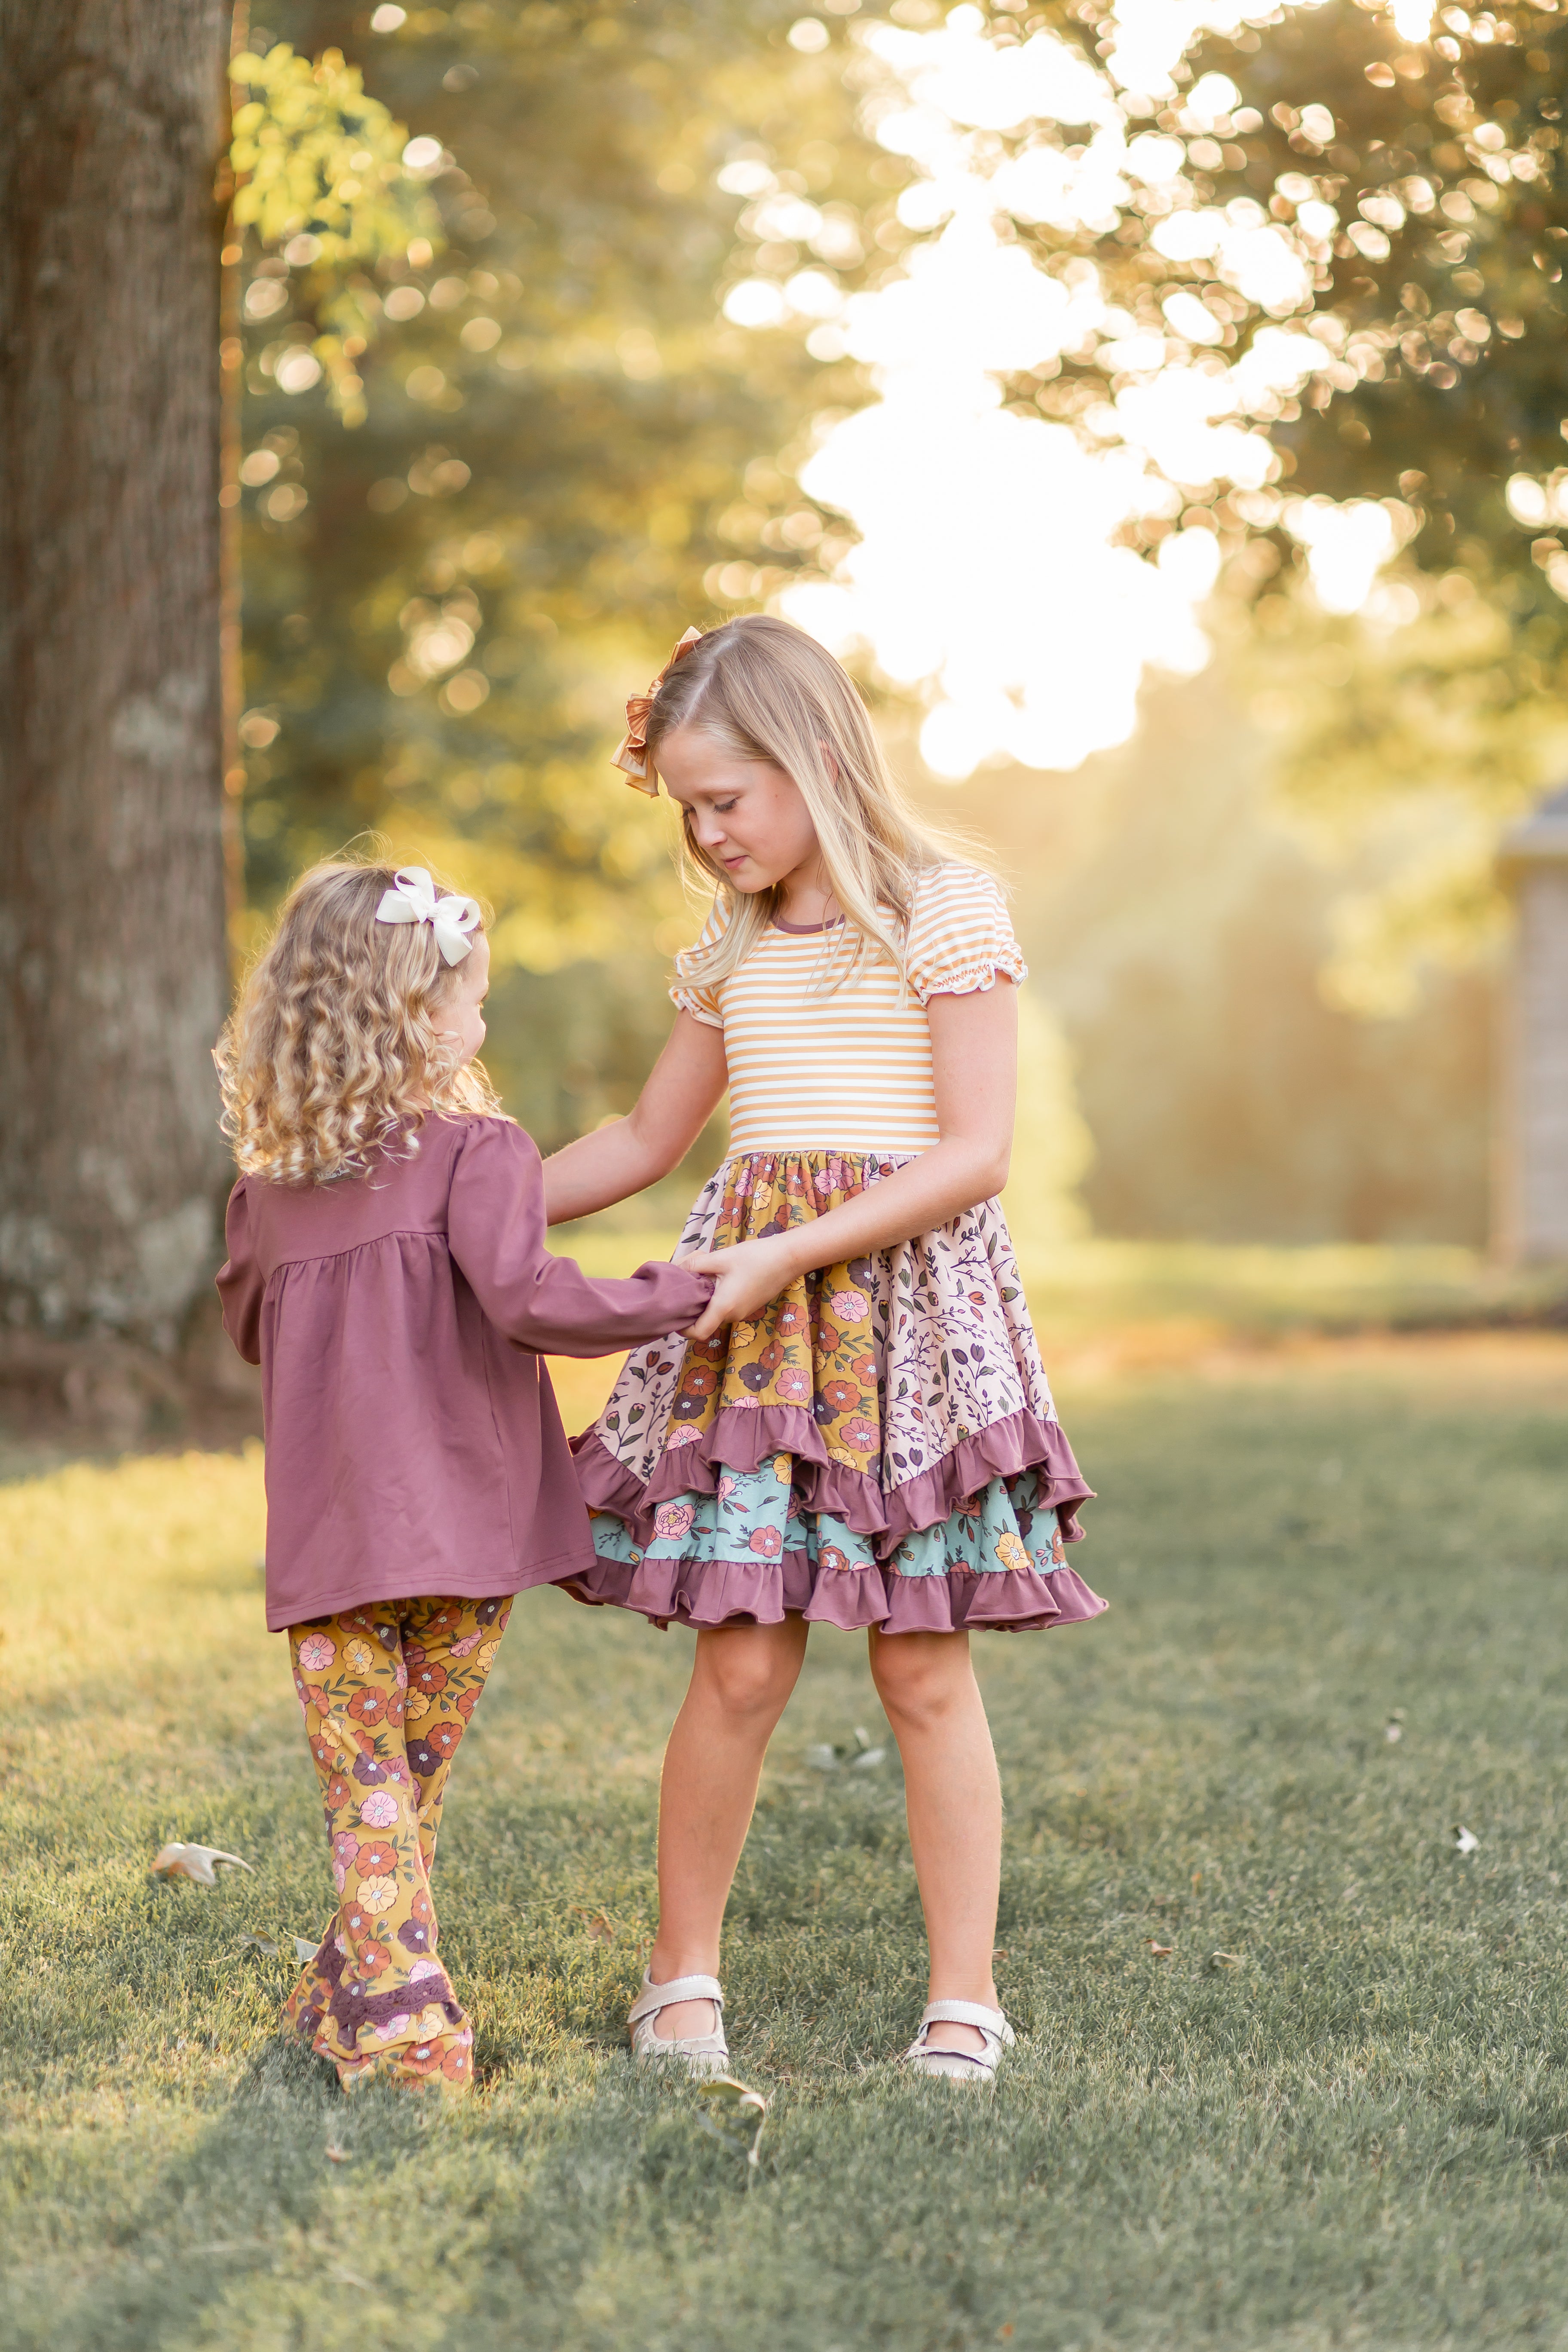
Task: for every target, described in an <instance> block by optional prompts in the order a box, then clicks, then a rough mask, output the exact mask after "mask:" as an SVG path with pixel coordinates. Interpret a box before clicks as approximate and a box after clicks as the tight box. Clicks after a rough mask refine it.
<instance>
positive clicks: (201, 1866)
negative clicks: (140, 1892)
mask: <svg viewBox="0 0 1568 2352" xmlns="http://www.w3.org/2000/svg"><path fill="white" fill-rule="evenodd" d="M220 1862H223V1863H228V1864H231V1865H232V1867H233V1868H234V1869H236V1870H250V1864H249V1863H247V1861H245V1860H244V1858H243V1857H242V1856H241V1855H239V1854H237V1853H222V1852H220V1850H219V1849H218V1848H217V1847H216V1845H165V1846H161V1847H160V1848H159V1850H158V1852H157V1853H155V1854H154V1855H153V1877H154V1878H163V1879H168V1878H188V1879H190V1880H191V1881H192V1882H193V1884H194V1885H197V1886H216V1885H217V1871H216V1868H215V1866H214V1865H215V1864H217V1863H220ZM251 1875H252V1877H254V1876H255V1873H254V1871H252V1872H251Z"/></svg>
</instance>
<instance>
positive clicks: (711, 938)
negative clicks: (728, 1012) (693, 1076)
mask: <svg viewBox="0 0 1568 2352" xmlns="http://www.w3.org/2000/svg"><path fill="white" fill-rule="evenodd" d="M728 920H729V917H728V915H727V914H726V912H725V910H724V908H722V907H721V905H720V904H719V902H718V900H717V899H715V900H714V902H713V911H712V913H711V914H710V916H709V918H708V920H707V921H706V922H705V923H704V924H703V926H702V931H701V935H700V938H699V940H698V941H697V944H696V946H695V947H689V948H682V949H681V950H680V952H679V955H678V956H677V957H676V959H675V985H674V987H673V988H672V989H671V990H670V992H669V997H670V1003H672V1004H675V1005H677V1006H678V1007H679V1010H680V1011H681V1012H682V1013H690V1015H691V1018H692V1019H693V1021H700V1022H701V1024H702V1026H703V1027H704V1029H722V1027H723V1026H724V1013H723V1009H722V1007H721V1004H720V1003H719V992H718V989H717V987H712V988H710V987H708V986H706V985H705V984H704V983H703V982H701V981H700V980H697V979H694V978H693V977H692V976H691V974H692V967H693V966H694V965H697V964H700V962H701V961H702V959H703V957H704V955H705V954H706V952H707V950H709V949H710V948H712V947H715V946H717V944H718V942H719V941H720V940H721V939H722V938H723V936H724V930H725V927H726V924H727V923H728Z"/></svg>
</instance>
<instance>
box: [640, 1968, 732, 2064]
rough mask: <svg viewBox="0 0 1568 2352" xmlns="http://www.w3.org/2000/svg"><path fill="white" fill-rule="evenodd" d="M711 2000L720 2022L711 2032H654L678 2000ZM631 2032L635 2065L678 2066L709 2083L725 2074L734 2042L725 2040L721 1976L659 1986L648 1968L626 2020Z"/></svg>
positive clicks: (680, 1979)
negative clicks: (661, 2014) (672, 2035)
mask: <svg viewBox="0 0 1568 2352" xmlns="http://www.w3.org/2000/svg"><path fill="white" fill-rule="evenodd" d="M682 2000H710V2001H711V2002H712V2004H713V2008H714V2011H715V2014H716V2016H717V2018H718V2023H717V2025H716V2026H715V2027H714V2030H713V2032H711V2033H689V2034H684V2035H681V2036H679V2037H675V2038H671V2039H668V2040H667V2039H666V2038H665V2036H664V2035H663V2034H661V2033H656V2032H655V2031H654V2020H655V2018H657V2017H658V2014H659V2011H661V2010H666V2009H673V2008H674V2007H675V2005H676V2003H677V2002H678V2001H682ZM626 2025H627V2027H628V2029H629V2031H630V2033H631V2041H632V2063H633V2064H634V2065H635V2066H675V2067H679V2069H680V2071H681V2072H682V2073H683V2074H688V2075H689V2076H690V2077H691V2078H692V2079H693V2080H694V2081H698V2082H706V2081H708V2080H709V2079H710V2077H711V2076H712V2075H714V2074H725V2073H726V2072H727V2071H728V2069H729V2064H730V2045H729V2043H728V2042H726V2041H725V2039H724V1996H723V1993H722V1992H721V1990H720V1987H719V1979H718V1978H717V1977H671V1979H670V1980H669V1982H668V1984H660V1985H656V1984H655V1982H654V1980H653V1979H652V1978H651V1977H650V1976H649V1975H648V1974H647V1970H646V1969H645V1970H644V1972H643V1980H642V1992H641V1994H640V1996H639V1997H638V1999H637V2000H635V2001H634V2002H633V2003H632V2006H631V2011H630V2013H629V2015H628V2016H627V2019H626Z"/></svg>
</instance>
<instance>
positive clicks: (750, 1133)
mask: <svg viewBox="0 0 1568 2352" xmlns="http://www.w3.org/2000/svg"><path fill="white" fill-rule="evenodd" d="M721 920H722V915H721V912H716V913H715V916H714V918H713V919H712V920H711V922H710V927H709V929H708V930H707V931H706V932H705V933H704V935H703V940H700V941H699V943H698V947H697V949H696V950H689V951H688V952H687V953H686V954H684V955H683V956H681V957H680V958H679V959H678V960H677V983H676V985H675V987H674V988H672V989H671V991H670V993H671V995H672V997H673V998H674V1000H675V1002H676V1003H677V1004H678V1005H679V1006H680V1007H681V1008H682V1010H684V1011H685V1012H688V1013H690V1014H691V1015H692V1016H693V1018H694V1019H696V1020H698V1021H700V1022H703V1023H705V1024H708V1025H709V1026H710V1027H714V1028H718V1029H721V1030H722V1032H723V1037H724V1052H725V1058H726V1062H727V1066H728V1071H729V1081H730V1121H731V1149H730V1156H729V1157H728V1159H726V1160H725V1161H724V1162H723V1164H722V1166H721V1167H720V1168H719V1169H718V1170H717V1171H716V1172H715V1173H714V1174H713V1176H712V1177H710V1180H709V1181H708V1182H707V1184H706V1185H705V1186H704V1187H703V1189H702V1192H701V1193H700V1196H699V1198H698V1200H697V1202H696V1205H695V1206H694V1208H693V1209H692V1212H691V1214H690V1217H689V1219H688V1221H687V1225H686V1230H685V1232H684V1233H683V1234H682V1236H681V1241H680V1246H679V1250H678V1251H677V1253H676V1255H677V1256H678V1257H683V1256H687V1255H690V1254H691V1253H692V1252H694V1251H696V1250H703V1249H723V1248H727V1247H729V1246H731V1245H732V1244H735V1243H737V1242H741V1241H745V1240H752V1239H755V1238H758V1237H760V1236H762V1235H765V1234H777V1233H781V1232H783V1231H784V1230H786V1229H787V1228H789V1227H792V1226H795V1225H799V1224H801V1223H805V1222H807V1221H809V1220H810V1219H813V1218H816V1217H820V1216H823V1215H825V1214H826V1213H827V1211H828V1210H830V1209H833V1208H836V1207H837V1205H838V1204H839V1202H843V1201H846V1200H848V1199H851V1198H852V1197H853V1196H854V1195H855V1194H856V1193H858V1192H863V1191H864V1190H865V1189H866V1188H867V1187H868V1186H869V1185H873V1184H877V1183H879V1182H880V1181H882V1180H883V1179H884V1178H886V1177H888V1176H890V1175H891V1174H892V1173H893V1171H895V1170H896V1169H898V1168H900V1167H902V1166H903V1165H904V1164H905V1163H906V1162H907V1161H908V1160H910V1159H912V1158H914V1157H915V1156H916V1155H917V1154H918V1153H920V1152H921V1151H924V1150H929V1149H930V1148H931V1145H932V1144H934V1143H936V1142H937V1141H938V1140H939V1131H938V1127H937V1119H936V1099H935V1089H934V1085H933V1076H932V1061H931V1030H930V1025H929V1023H928V1021H927V1017H926V1010H925V1008H926V1006H927V1004H928V1003H929V1002H930V1001H931V998H932V997H933V996H938V995H964V994H967V993H968V992H971V991H973V990H975V989H989V988H993V987H994V986H995V985H996V982H997V979H998V976H999V975H1000V976H1002V977H1003V978H1005V979H1006V980H1008V981H1010V982H1014V983H1015V984H1016V983H1017V982H1021V981H1022V980H1023V979H1024V977H1025V967H1024V962H1023V959H1022V957H1021V955H1020V953H1019V950H1018V945H1017V941H1016V939H1015V938H1014V936H1013V930H1012V926H1011V924H1010V922H1009V920H1008V918H1007V912H1006V908H1005V903H1004V901H1003V898H1002V895H1001V892H1000V891H999V890H998V888H997V887H996V885H995V883H994V882H993V881H992V880H991V878H990V877H989V876H987V875H984V874H982V873H979V872H978V871H976V870H975V869H974V868H973V867H970V866H961V865H956V864H946V865H941V866H932V867H931V868H929V869H928V870H927V872H926V873H925V874H924V875H922V876H921V878H920V880H919V882H918V884H917V887H916V890H915V894H914V899H913V904H912V907H911V910H910V925H909V931H908V935H907V940H906V965H907V977H901V976H900V973H899V972H898V971H895V970H894V969H893V968H892V966H891V965H890V964H889V963H887V962H886V961H875V962H872V963H870V964H869V965H868V968H867V969H866V970H864V971H862V972H861V973H860V974H859V975H858V977H857V978H855V979H854V980H852V981H849V982H845V983H844V984H842V985H841V986H839V987H837V988H835V989H829V990H826V992H825V990H824V988H823V975H824V970H825V964H824V959H825V957H827V956H831V954H832V951H833V949H834V947H835V945H836V942H835V941H834V940H832V939H831V938H829V937H828V936H827V935H826V933H825V932H824V931H823V930H821V929H813V930H810V931H801V930H797V929H790V928H787V927H785V926H784V925H782V924H774V925H773V927H772V928H770V929H768V930H766V931H765V932H764V933H763V935H762V937H761V939H760V940H758V942H757V944H756V945H755V947H753V949H752V951H751V952H750V953H749V954H748V956H747V957H746V959H745V961H744V962H743V963H742V965H741V966H740V967H739V969H738V970H737V971H733V972H731V974H730V975H729V976H728V977H727V978H725V979H723V980H721V981H719V982H716V983H714V984H712V985H711V986H709V985H705V984H703V983H702V982H701V981H700V977H698V976H697V975H696V973H695V972H694V970H693V967H694V965H697V964H699V963H700V956H701V950H702V948H703V945H704V943H705V942H707V941H710V940H712V939H713V938H714V937H715V936H717V926H718V925H719V924H720V923H721ZM574 1454H575V1457H576V1464H577V1475H578V1479H579V1482H580V1484H581V1486H582V1489H583V1492H584V1497H585V1499H586V1501H587V1503H588V1506H589V1509H590V1513H591V1515H592V1522H593V1530H594V1549H595V1563H594V1566H593V1568H592V1569H590V1570H584V1571H582V1572H581V1573H580V1574H578V1575H577V1576H576V1577H575V1578H574V1579H573V1580H572V1581H571V1585H570V1587H569V1589H570V1590H572V1591H574V1592H575V1593H576V1594H577V1596H578V1598H579V1599H581V1600H584V1601H595V1602H607V1603H611V1604H614V1605H616V1606H619V1607H622V1608H627V1609H633V1610H637V1611H639V1612H641V1613H642V1614H643V1615H644V1616H646V1617H647V1618H649V1619H650V1620H651V1621H652V1622H654V1623H656V1624H661V1625H662V1624H668V1623H669V1622H671V1621H676V1622H682V1623H686V1624H690V1625H696V1626H715V1625H724V1624H731V1623H741V1622H751V1623H762V1624H773V1623H776V1622H778V1621H779V1620H780V1619H781V1618H782V1617H783V1616H784V1614H785V1613H786V1612H791V1611H797V1612H800V1613H802V1614H803V1615H804V1616H805V1617H806V1618H807V1619H810V1620H813V1621H820V1622H825V1623H828V1624H833V1625H838V1626H842V1627H845V1628H847V1629H848V1628H855V1627H859V1626H877V1627H879V1629H880V1630H881V1631H882V1632H884V1633H913V1632H924V1633H932V1632H951V1631H952V1630H954V1629H956V1628H958V1627H962V1626H967V1627H970V1628H982V1627H995V1628H999V1629H1014V1630H1024V1629H1032V1628H1039V1627H1046V1626H1052V1625H1062V1624H1068V1623H1071V1622H1076V1621H1078V1620H1080V1619H1083V1618H1088V1617H1094V1616H1098V1615H1099V1614H1100V1611H1101V1610H1103V1609H1104V1607H1105V1605H1106V1604H1105V1602H1104V1601H1101V1600H1100V1598H1099V1596H1098V1595H1097V1594H1095V1593H1094V1592H1092V1591H1090V1590H1089V1586H1088V1585H1087V1584H1086V1583H1085V1582H1084V1581H1083V1580H1082V1578H1081V1577H1079V1575H1078V1574H1077V1573H1076V1571H1075V1570H1073V1569H1071V1568H1069V1567H1068V1565H1067V1562H1066V1555H1065V1546H1066V1545H1067V1544H1069V1543H1073V1542H1075V1541H1077V1539H1078V1538H1079V1535H1080V1534H1081V1529H1080V1528H1079V1525H1078V1518H1077V1514H1078V1507H1079V1504H1080V1503H1082V1502H1083V1501H1084V1500H1085V1499H1086V1498H1087V1497H1088V1496H1089V1495H1090V1494H1091V1491H1092V1490H1091V1489H1090V1488H1089V1486H1087V1485H1086V1484H1085V1482H1084V1479H1083V1477H1082V1475H1081V1474H1080V1472H1079V1467H1078V1465H1077V1463H1076V1462H1075V1461H1074V1459H1073V1455H1072V1449H1071V1447H1070V1446H1069V1445H1068V1441H1067V1438H1066V1435H1065V1434H1064V1433H1063V1430H1062V1427H1061V1424H1060V1423H1059V1422H1058V1419H1057V1416H1056V1411H1055V1408H1054V1406H1053V1404H1052V1402H1051V1395H1050V1391H1049V1388H1048V1387H1047V1382H1046V1376H1045V1371H1044V1369H1043V1367H1042V1365H1041V1362H1040V1355H1039V1350H1038V1349H1037V1345H1036V1342H1035V1335H1034V1331H1033V1329H1032V1328H1031V1326H1030V1322H1029V1316H1028V1309H1027V1307H1026V1305H1025V1301H1024V1294H1023V1288H1022V1286H1021V1284H1020V1282H1019V1278H1018V1269H1017V1264H1016V1258H1015V1256H1014V1253H1013V1245H1012V1243H1011V1241H1010V1239H1009V1237H1008V1234H1007V1228H1006V1224H1005V1220H1004V1218H1003V1214H1002V1211H1001V1209H1000V1207H999V1206H998V1204H997V1202H994V1201H984V1202H980V1203H979V1205H978V1206H977V1207H975V1208H973V1209H969V1210H966V1211H965V1212H964V1213H963V1214H962V1215H961V1216H958V1217H955V1218H954V1219H953V1220H952V1223H949V1224H946V1225H943V1226H942V1227H941V1228H940V1229H939V1230H937V1231H936V1232H934V1233H929V1234H919V1235H917V1236H916V1238H915V1239H914V1240H912V1241H909V1242H905V1243H903V1244H900V1246H899V1247H897V1248H896V1249H889V1250H879V1251H876V1252H874V1253H873V1254H871V1255H868V1256H866V1257H861V1258H856V1259H854V1260H851V1261H850V1262H848V1263H847V1264H845V1265H831V1266H826V1267H823V1268H822V1269H821V1270H820V1271H819V1272H816V1273H814V1274H810V1275H807V1276H804V1277H802V1279H800V1280H799V1281H797V1282H795V1283H794V1284H792V1285H791V1286H790V1287H789V1289H788V1290H786V1291H785V1292H784V1293H783V1295H782V1296H781V1297H778V1298H775V1299H774V1300H773V1301H772V1303H771V1304H770V1305H769V1306H768V1307H766V1308H765V1309H764V1310H763V1313H762V1314H761V1315H760V1316H759V1317H758V1318H757V1319H756V1320H755V1321H754V1322H743V1323H736V1324H734V1325H732V1326H731V1328H729V1329H728V1330H726V1331H723V1332H721V1333H720V1334H719V1335H718V1336H717V1337H716V1338H715V1339H711V1340H707V1341H700V1340H693V1341H690V1342H687V1341H684V1340H682V1339H669V1340H668V1341H666V1342H664V1343H663V1344H661V1345H660V1346H658V1347H648V1348H638V1349H635V1350H634V1351H633V1353H632V1354H631V1355H630V1356H628V1358H627V1359H626V1365H625V1367H624V1368H623V1370H622V1371H621V1374H620V1377H619V1379H618V1380H617V1381H616V1386H615V1390H614V1391H613V1393H612V1395H611V1397H610V1399H609V1402H608V1403H607V1404H606V1405H605V1410H604V1412H602V1413H601V1414H600V1416H599V1418H598V1420H597V1421H596V1422H595V1423H594V1426H593V1427H592V1429H590V1430H588V1431H586V1432H585V1433H584V1434H583V1435H582V1436H581V1437H579V1438H577V1439H576V1440H574Z"/></svg>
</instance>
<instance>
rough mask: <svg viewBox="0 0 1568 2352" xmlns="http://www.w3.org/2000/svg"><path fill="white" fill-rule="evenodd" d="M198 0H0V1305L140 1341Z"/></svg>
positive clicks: (213, 1100)
mask: <svg viewBox="0 0 1568 2352" xmlns="http://www.w3.org/2000/svg"><path fill="white" fill-rule="evenodd" d="M228 19H229V11H228V8H227V6H226V5H225V0H0V35H3V37H4V42H5V57H4V79H5V87H4V95H3V99H0V105H3V115H0V218H3V219H4V221H5V237H4V240H3V251H0V600H3V603H0V711H3V713H4V717H3V719H0V1312H3V1313H4V1315H5V1317H6V1318H8V1320H9V1323H10V1325H11V1326H12V1327H13V1328H18V1327H20V1328H28V1327H31V1328H42V1329H44V1330H46V1331H48V1332H52V1333H58V1334H60V1335H61V1336H64V1337H69V1336H71V1335H73V1334H77V1333H90V1332H92V1331H94V1330H95V1329H96V1330H100V1331H101V1330H103V1329H105V1328H109V1329H113V1330H117V1331H121V1332H123V1333H125V1334H126V1335H127V1336H128V1337H131V1338H134V1339H142V1340H150V1341H151V1342H152V1343H153V1345H155V1346H157V1347H160V1348H169V1347H171V1346H172V1345H173V1344H174V1339H175V1337H176V1335H177V1332H178V1328H179V1326H180V1323H181V1319H182V1318H183V1317H184V1313H185V1310H186V1309H187V1307H189V1306H190V1304H191V1302H192V1300H193V1298H194V1297H195V1296H196V1294H197V1293H198V1291H200V1290H201V1289H202V1288H203V1287H204V1286H205V1284H206V1282H207V1280H208V1278H209V1276H210V1275H211V1271H212V1267H213V1264H214V1259H215V1255H216V1233H217V1224H216V1211H217V1207H218V1203H219V1201H220V1199H221V1194H222V1187H223V1179H224V1154H223V1150H222V1147H221V1142H220V1139H219V1136H218V1133H217V1128H216V1112H217V1096H216V1081H215V1076H214V1072H213V1068H212V1063H211V1058H210V1056H211V1048H212V1045H213V1040H214V1037H215V1035H216V1032H217V1028H218V1025H219V1024H220V1022H221V1020H222V1018H223V1013H224V1007H225V1002H226V969H227V966H226V947H225V923H224V853H223V783H222V754H221V741H222V735H221V682H220V671H219V639H218V625H219V546H218V520H219V516H218V487H219V450H220V400H219V389H218V326H219V317H218V303H219V269H218V249H219V244H220V241H221V233H222V227H223V215H222V210H221V206H220V205H219V203H218V201H217V200H216V195H215V173H216V169H217V167H218V164H219V162H220V158H221V156H222V152H223V148H224V142H225V139H226V128H227V108H226V90H225V68H226V62H227V55H228Z"/></svg>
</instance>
